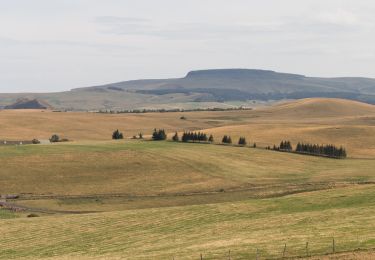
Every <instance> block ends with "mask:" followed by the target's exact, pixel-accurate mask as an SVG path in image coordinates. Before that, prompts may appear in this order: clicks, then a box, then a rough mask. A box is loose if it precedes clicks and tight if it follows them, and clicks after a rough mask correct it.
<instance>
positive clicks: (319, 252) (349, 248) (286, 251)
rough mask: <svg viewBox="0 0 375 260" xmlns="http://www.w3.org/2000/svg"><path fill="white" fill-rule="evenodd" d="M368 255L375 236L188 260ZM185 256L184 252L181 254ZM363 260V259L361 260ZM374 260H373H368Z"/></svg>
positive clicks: (248, 248) (239, 249) (374, 251)
mask: <svg viewBox="0 0 375 260" xmlns="http://www.w3.org/2000/svg"><path fill="white" fill-rule="evenodd" d="M352 252H357V253H358V252H364V253H367V254H371V256H373V257H374V258H373V259H375V234H374V237H362V238H360V237H358V238H357V239H347V238H345V237H341V238H335V237H316V238H313V239H311V240H310V241H305V242H302V241H301V242H300V243H297V242H295V241H292V242H291V243H289V244H288V243H284V244H280V245H275V244H274V243H272V244H271V243H270V244H269V245H267V244H266V245H265V244H262V245H259V246H257V245H254V244H253V245H246V244H245V245H243V246H239V245H238V246H234V248H232V249H227V250H212V251H210V250H207V251H206V250H205V251H204V252H201V253H198V252H197V254H196V256H191V255H190V257H189V258H188V259H200V260H214V259H223V260H224V259H225V260H240V259H256V260H261V259H291V258H309V257H313V256H323V255H335V254H340V253H352ZM181 253H182V252H181ZM170 259H173V260H178V259H187V258H186V254H185V253H182V254H179V253H177V254H176V255H173V256H172V257H171V258H170ZM357 259H360V258H357ZM366 259H372V258H366Z"/></svg>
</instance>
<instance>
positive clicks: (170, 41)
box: [0, 0, 375, 92]
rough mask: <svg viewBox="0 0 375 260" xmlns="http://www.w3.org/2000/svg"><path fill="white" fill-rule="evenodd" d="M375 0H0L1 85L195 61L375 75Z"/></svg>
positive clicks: (113, 77)
mask: <svg viewBox="0 0 375 260" xmlns="http://www.w3.org/2000/svg"><path fill="white" fill-rule="evenodd" d="M374 13H375V1H373V0H347V1H344V0H329V1H327V0H283V1H281V0H262V1H261V0H231V1H228V0H188V1H186V0H157V1H155V0H137V1H135V0H33V1H30V0H0V92H32V91H38V92H43V91H60V90H69V89H71V88H75V87H84V86H92V85H99V84H104V83H110V82H117V81H123V80H129V79H139V78H165V77H182V76H184V75H185V74H186V73H187V72H188V71H189V70H195V69H208V68H257V69H271V70H276V71H282V72H293V73H300V74H305V75H311V76H326V77H329V76H367V77H374V78H375V69H374V68H375V16H374Z"/></svg>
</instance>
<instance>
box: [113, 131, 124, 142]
mask: <svg viewBox="0 0 375 260" xmlns="http://www.w3.org/2000/svg"><path fill="white" fill-rule="evenodd" d="M123 138H124V136H123V134H122V133H121V132H120V131H119V130H118V129H117V130H116V131H114V132H113V134H112V139H114V140H118V139H123Z"/></svg>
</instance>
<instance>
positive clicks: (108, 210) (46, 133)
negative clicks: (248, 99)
mask: <svg viewBox="0 0 375 260" xmlns="http://www.w3.org/2000/svg"><path fill="white" fill-rule="evenodd" d="M182 116H184V119H181V117H182ZM374 119H375V109H374V106H371V105H366V104H362V103H358V102H353V101H346V100H336V99H334V100H327V99H307V100H301V101H296V102H289V103H285V104H278V105H275V106H272V107H268V108H259V109H255V110H238V111H218V112H212V111H203V112H176V113H145V114H97V113H83V112H77V113H75V112H74V113H73V112H72V113H65V112H61V113H57V112H51V111H44V112H42V111H0V122H1V124H0V140H9V141H10V140H31V139H33V138H37V139H40V140H43V139H48V138H49V137H50V136H51V135H52V134H59V135H61V136H62V137H66V138H68V139H70V140H71V141H70V142H66V143H57V144H40V145H7V146H0V164H1V167H0V187H1V192H0V194H2V195H4V194H8V195H9V194H13V195H17V197H16V198H11V199H7V203H9V204H10V205H12V206H16V207H18V208H19V209H21V211H9V210H5V209H0V219H1V220H0V222H1V224H2V225H1V226H0V232H1V234H2V237H3V239H2V244H1V248H0V259H18V258H25V259H27V258H29V259H35V258H46V259H102V258H105V259H123V258H125V259H173V257H174V258H175V259H198V258H199V256H200V254H202V255H203V257H204V259H223V258H227V257H228V253H229V250H231V257H232V258H231V259H254V258H255V256H256V252H257V251H256V250H257V249H258V255H259V257H260V258H261V259H263V258H270V257H271V258H272V257H273V258H277V257H282V255H283V254H284V256H290V257H292V256H306V255H324V254H327V253H332V252H333V250H335V252H336V253H342V252H347V251H353V250H356V249H361V250H369V251H360V252H359V253H358V254H359V256H358V259H360V258H361V257H371V256H372V255H373V253H372V252H373V251H371V250H372V249H374V248H375V237H374V234H375V230H374V227H375V218H374V214H373V213H374V210H375V208H374V207H375V204H374V199H375V193H374V190H375V189H374V188H375V186H374V183H375V175H374V169H375V143H374V142H375V140H374V138H373V137H374V135H375V121H374ZM154 128H164V129H166V131H167V133H169V137H168V140H167V141H150V140H149V139H150V135H151V133H152V130H153V129H154ZM115 129H120V130H121V131H123V132H124V134H125V139H123V140H116V141H115V140H110V139H111V134H112V132H113V131H114V130H115ZM193 130H199V131H204V132H205V133H208V134H213V136H214V138H215V140H214V142H213V143H212V144H206V143H182V142H172V141H171V140H170V138H171V136H172V135H173V134H174V133H175V132H178V133H179V134H180V135H181V133H182V132H183V131H193ZM140 132H142V133H143V134H144V137H145V139H144V140H139V139H137V140H135V139H134V140H133V139H132V138H131V137H132V136H133V135H136V134H138V133H140ZM223 135H230V136H231V137H232V138H233V140H234V144H233V145H222V144H220V141H221V137H222V136H223ZM241 136H244V137H246V139H247V140H248V144H249V145H248V146H246V147H239V146H237V145H235V142H237V140H238V138H239V137H241ZM285 139H288V140H291V141H292V143H293V144H294V145H295V144H296V143H297V142H310V143H322V144H331V143H332V144H335V145H338V146H339V145H343V146H345V147H346V148H347V151H348V158H347V159H341V160H339V159H329V158H323V157H315V156H306V155H300V154H293V153H283V152H276V151H271V150H266V149H264V147H266V146H267V145H273V144H278V143H279V142H280V141H281V140H285ZM254 142H256V143H257V148H253V147H251V146H252V144H253V143H254ZM30 213H33V214H36V215H38V216H39V217H35V218H26V216H27V215H29V214H30ZM333 239H335V243H336V245H335V248H334V249H333V248H332V247H333V246H332V243H333V242H332V241H333ZM306 242H308V243H309V244H308V248H307V249H306ZM285 244H286V245H287V246H286V249H285ZM306 250H307V251H308V252H307V251H306ZM369 259H370V258H369Z"/></svg>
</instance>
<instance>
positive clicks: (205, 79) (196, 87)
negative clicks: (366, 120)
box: [0, 69, 375, 110]
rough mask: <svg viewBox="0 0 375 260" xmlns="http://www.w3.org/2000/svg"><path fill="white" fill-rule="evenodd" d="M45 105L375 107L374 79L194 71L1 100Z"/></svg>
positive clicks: (0, 96)
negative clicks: (352, 103)
mask: <svg viewBox="0 0 375 260" xmlns="http://www.w3.org/2000/svg"><path fill="white" fill-rule="evenodd" d="M20 97H21V98H22V97H27V98H30V99H35V98H38V99H42V100H45V101H47V102H48V103H50V104H51V105H52V106H54V107H55V108H58V109H71V110H90V109H94V110H98V109H139V108H176V107H186V106H188V105H190V104H192V103H194V104H195V105H194V106H202V107H204V106H226V105H227V104H226V103H228V102H229V103H230V102H233V101H241V102H245V101H246V100H261V101H268V100H282V99H300V98H312V97H322V98H345V99H351V100H358V101H362V102H367V103H371V104H375V79H371V78H360V77H347V78H345V77H341V78H319V77H307V76H304V75H298V74H290V73H279V72H275V71H270V70H254V69H214V70H197V71H190V72H189V73H187V75H186V76H185V77H183V78H171V79H146V80H132V81H124V82H118V83H112V84H106V85H101V86H94V87H86V88H76V89H72V90H71V91H66V92H60V93H45V94H8V95H6V94H0V106H1V105H2V106H4V103H3V102H4V101H6V100H8V101H12V100H13V102H14V99H15V98H20Z"/></svg>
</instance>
